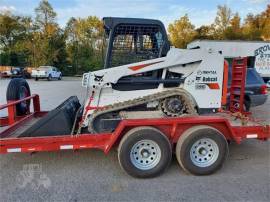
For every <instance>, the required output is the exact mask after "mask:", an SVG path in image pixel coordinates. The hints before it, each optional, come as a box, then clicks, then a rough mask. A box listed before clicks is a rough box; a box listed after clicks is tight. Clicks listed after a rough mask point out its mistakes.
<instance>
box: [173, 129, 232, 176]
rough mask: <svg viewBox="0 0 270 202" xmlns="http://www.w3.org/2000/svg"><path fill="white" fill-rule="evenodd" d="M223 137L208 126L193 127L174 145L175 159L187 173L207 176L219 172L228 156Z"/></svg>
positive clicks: (225, 141)
mask: <svg viewBox="0 0 270 202" xmlns="http://www.w3.org/2000/svg"><path fill="white" fill-rule="evenodd" d="M228 151H229V149H228V143H227V140H226V138H225V137H224V135H223V134H222V133H221V132H220V131H218V130H217V129H215V128H213V127H209V126H204V125H201V126H194V127H192V128H190V129H188V130H186V131H185V132H184V133H183V134H182V135H181V136H180V138H179V140H178V142H177V145H176V157H177V161H178V163H179V164H180V166H181V167H182V168H183V169H184V171H186V172H187V173H191V174H194V175H209V174H212V173H214V172H216V171H217V170H219V169H220V168H221V167H222V165H223V163H224V162H225V160H226V158H227V156H228Z"/></svg>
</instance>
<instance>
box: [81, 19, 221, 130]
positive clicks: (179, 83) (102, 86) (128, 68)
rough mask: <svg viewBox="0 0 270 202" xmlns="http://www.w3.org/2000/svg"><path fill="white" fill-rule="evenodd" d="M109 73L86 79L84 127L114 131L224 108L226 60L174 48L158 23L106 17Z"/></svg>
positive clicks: (90, 74)
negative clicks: (128, 121) (126, 121)
mask: <svg viewBox="0 0 270 202" xmlns="http://www.w3.org/2000/svg"><path fill="white" fill-rule="evenodd" d="M103 20H104V28H105V36H106V37H107V38H106V40H105V41H107V44H106V45H107V50H106V59H105V64H104V69H102V70H98V71H94V72H88V73H85V74H84V75H83V80H82V85H83V86H84V87H86V88H88V92H89V93H88V99H87V100H86V103H85V105H84V109H83V115H82V116H83V118H82V122H81V129H86V128H87V130H88V131H90V132H91V131H94V132H99V133H100V132H111V131H113V130H114V129H115V127H116V126H117V124H118V123H119V121H120V120H122V119H123V118H130V117H132V116H134V115H135V116H136V114H137V115H138V114H140V115H142V114H143V115H142V116H143V117H147V116H151V115H153V114H159V115H160V116H169V117H178V116H183V115H188V114H196V113H198V114H203V113H209V112H216V111H217V110H218V109H219V108H220V107H221V100H222V88H223V71H224V58H223V57H222V55H220V54H219V53H217V52H212V51H211V50H209V51H206V50H200V49H194V50H186V49H176V48H173V47H170V44H169V41H168V38H167V35H166V31H165V28H164V25H163V24H162V23H161V22H160V21H157V20H148V19H131V18H104V19H103Z"/></svg>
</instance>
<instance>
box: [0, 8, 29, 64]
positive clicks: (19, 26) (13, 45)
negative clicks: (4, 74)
mask: <svg viewBox="0 0 270 202" xmlns="http://www.w3.org/2000/svg"><path fill="white" fill-rule="evenodd" d="M29 20H31V19H30V18H29V17H21V16H14V15H12V14H11V13H8V12H7V13H3V14H0V24H1V26H0V53H1V61H0V62H1V65H25V64H26V63H27V58H28V55H29V50H27V49H25V48H24V43H25V41H27V40H26V39H27V34H28V33H27V31H26V27H25V23H26V22H27V21H29Z"/></svg>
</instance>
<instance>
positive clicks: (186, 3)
mask: <svg viewBox="0 0 270 202" xmlns="http://www.w3.org/2000/svg"><path fill="white" fill-rule="evenodd" d="M39 2H40V0H0V12H3V11H6V10H9V11H11V12H13V13H14V14H19V15H28V16H34V9H35V8H36V7H37V6H38V4H39ZM49 2H50V4H51V5H52V6H53V8H54V10H55V11H56V12H57V22H58V23H59V24H60V26H61V27H64V26H65V23H66V22H67V21H68V20H69V19H70V18H71V17H87V16H90V15H96V16H98V17H100V18H102V17H106V16H111V17H137V18H152V19H159V20H161V21H162V22H163V23H164V24H165V26H168V24H169V23H171V22H173V21H174V20H176V19H179V18H180V17H181V16H183V15H185V14H188V16H189V18H190V20H191V22H192V23H193V24H194V25H195V26H196V27H199V26H201V25H209V24H211V23H213V22H214V19H215V16H216V12H217V6H218V5H224V4H226V5H227V6H229V7H230V8H231V9H232V11H233V13H235V12H238V13H239V15H240V16H241V17H242V19H243V18H244V17H245V16H246V15H247V14H248V13H253V14H258V13H260V12H262V11H264V10H265V9H266V6H267V4H270V0H146V1H145V0H49Z"/></svg>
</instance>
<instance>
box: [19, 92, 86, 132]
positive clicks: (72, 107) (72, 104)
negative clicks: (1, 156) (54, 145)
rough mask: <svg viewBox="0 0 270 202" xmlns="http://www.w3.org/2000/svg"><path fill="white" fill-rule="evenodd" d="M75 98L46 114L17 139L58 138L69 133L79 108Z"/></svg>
mask: <svg viewBox="0 0 270 202" xmlns="http://www.w3.org/2000/svg"><path fill="white" fill-rule="evenodd" d="M80 106H81V105H80V102H79V99H78V97H77V96H71V97H69V98H68V99H67V100H65V101H64V102H63V103H62V104H60V105H59V106H58V107H56V108H55V109H54V110H52V111H50V112H48V114H46V115H45V116H44V117H42V118H41V119H40V120H38V121H37V122H36V123H35V124H34V125H32V126H31V127H30V128H28V129H27V130H25V131H23V133H22V134H21V135H20V136H19V137H40V136H58V135H68V134H70V133H71V130H72V126H73V123H74V121H75V117H76V113H77V111H78V109H79V108H80Z"/></svg>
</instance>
